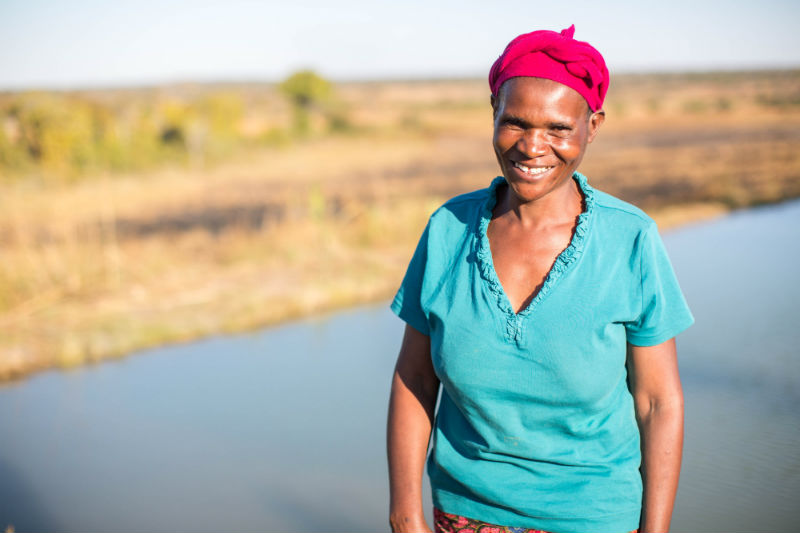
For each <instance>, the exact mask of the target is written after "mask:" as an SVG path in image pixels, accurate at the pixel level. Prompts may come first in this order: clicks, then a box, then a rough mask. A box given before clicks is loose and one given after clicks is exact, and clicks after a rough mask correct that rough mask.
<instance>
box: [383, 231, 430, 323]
mask: <svg viewBox="0 0 800 533" xmlns="http://www.w3.org/2000/svg"><path fill="white" fill-rule="evenodd" d="M429 229H430V223H429V224H428V226H427V227H426V228H425V231H424V232H423V233H422V237H420V239H419V243H418V244H417V249H416V250H415V251H414V256H413V257H412V258H411V262H410V263H409V265H408V270H406V275H405V277H404V278H403V283H402V285H400V289H399V290H398V291H397V294H395V296H394V300H393V301H392V304H391V306H390V307H391V309H392V311H393V312H394V313H395V314H396V315H397V316H399V317H400V318H402V319H403V320H404V321H405V322H406V323H408V324H409V325H410V326H412V327H413V328H414V329H416V330H417V331H419V332H420V333H423V334H425V335H430V327H429V326H428V316H427V314H426V313H425V311H424V310H423V308H422V287H423V280H424V278H425V267H426V264H427V262H428V233H429Z"/></svg>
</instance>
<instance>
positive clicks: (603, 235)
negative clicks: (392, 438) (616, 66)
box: [391, 173, 693, 533]
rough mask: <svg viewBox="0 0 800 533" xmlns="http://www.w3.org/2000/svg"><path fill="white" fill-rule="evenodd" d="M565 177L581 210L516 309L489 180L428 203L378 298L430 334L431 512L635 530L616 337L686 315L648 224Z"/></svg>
mask: <svg viewBox="0 0 800 533" xmlns="http://www.w3.org/2000/svg"><path fill="white" fill-rule="evenodd" d="M574 179H575V180H576V181H577V183H578V185H579V186H580V188H581V190H582V192H583V196H584V204H585V209H584V212H583V213H582V214H581V215H580V216H579V218H578V224H577V227H576V229H575V233H574V235H573V237H572V241H571V242H570V245H569V246H568V247H567V248H566V249H565V250H564V251H563V252H562V253H561V255H559V257H558V258H557V259H556V262H555V264H554V265H553V267H552V269H551V271H550V273H549V274H548V276H547V278H546V280H545V282H544V284H543V286H542V287H541V289H540V290H539V292H538V294H536V296H535V297H534V299H533V300H532V301H531V303H530V304H529V305H528V306H527V307H526V308H525V309H524V310H522V311H520V313H518V314H515V313H514V310H513V309H512V307H511V304H510V303H509V301H508V298H507V297H506V295H505V293H504V291H503V288H502V286H501V285H500V282H499V280H498V278H497V274H496V272H495V270H494V266H493V264H492V255H491V250H490V248H489V241H488V238H487V236H486V229H487V227H488V225H489V221H490V220H491V216H492V209H493V208H494V205H495V202H496V189H497V187H498V185H500V184H503V183H504V178H502V177H498V178H496V179H495V180H494V181H493V182H492V184H491V186H490V187H488V188H487V189H482V190H479V191H475V192H472V193H469V194H465V195H462V196H458V197H456V198H454V199H452V200H450V201H449V202H447V203H446V204H444V205H443V206H442V207H441V208H439V209H438V210H437V211H436V212H435V213H434V214H433V215H431V217H430V220H429V222H428V226H427V227H426V229H425V232H424V233H423V235H422V238H421V239H420V242H419V244H418V246H417V249H416V251H415V253H414V256H413V258H412V260H411V263H410V265H409V267H408V271H407V272H406V275H405V278H404V279H403V283H402V286H401V287H400V290H399V291H398V292H397V295H396V296H395V298H394V301H393V302H392V304H391V307H392V310H393V311H394V312H395V313H396V314H397V315H398V316H399V317H400V318H402V319H403V320H405V321H406V322H407V323H408V324H410V325H411V326H412V327H414V328H415V329H417V330H419V331H420V332H422V333H424V334H426V335H429V336H430V339H431V357H432V360H433V366H434V369H435V371H436V375H437V376H438V378H439V379H440V380H441V384H442V390H441V398H440V402H439V407H438V411H437V413H436V422H435V427H434V433H433V447H432V451H431V455H430V457H429V458H428V474H429V476H430V480H431V487H432V493H433V501H434V505H435V506H436V507H438V508H439V509H441V510H443V511H445V512H449V513H455V514H459V515H463V516H467V517H470V518H474V519H478V520H482V521H484V522H489V523H493V524H500V525H504V526H511V527H525V528H535V529H542V530H545V531H554V532H561V533H569V532H581V533H586V532H606V533H611V532H627V531H631V530H633V529H636V528H637V527H639V517H640V512H641V505H642V502H641V498H642V480H641V475H640V472H639V466H640V461H641V454H640V449H639V431H638V427H637V424H636V419H635V415H634V407H633V398H632V396H631V394H630V391H629V389H628V386H627V381H626V380H627V371H626V367H625V357H626V343H631V344H634V345H640V346H652V345H655V344H660V343H661V342H664V341H667V340H669V339H671V338H672V337H674V336H675V335H677V334H678V333H679V332H681V331H683V330H684V329H685V328H687V327H689V326H690V325H691V324H692V322H693V318H692V315H691V313H690V312H689V309H688V307H687V305H686V302H685V300H684V298H683V295H682V294H681V291H680V288H679V287H678V283H677V281H676V279H675V275H674V273H673V271H672V267H671V265H670V262H669V259H668V258H667V255H666V252H665V250H664V246H663V244H662V242H661V238H660V237H659V235H658V231H657V228H656V225H655V223H654V222H653V221H652V220H651V219H650V218H649V217H648V216H647V215H645V214H644V213H643V212H642V211H641V210H639V209H637V208H636V207H634V206H632V205H630V204H627V203H625V202H623V201H621V200H618V199H616V198H614V197H612V196H610V195H608V194H605V193H603V192H600V191H597V190H594V189H593V188H592V187H591V186H589V185H588V183H587V182H586V178H585V177H584V176H583V175H581V174H579V173H575V176H574Z"/></svg>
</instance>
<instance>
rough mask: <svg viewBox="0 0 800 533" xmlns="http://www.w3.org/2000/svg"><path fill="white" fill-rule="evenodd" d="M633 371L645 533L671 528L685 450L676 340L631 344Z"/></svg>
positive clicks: (661, 532)
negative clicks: (640, 344) (643, 344)
mask: <svg viewBox="0 0 800 533" xmlns="http://www.w3.org/2000/svg"><path fill="white" fill-rule="evenodd" d="M628 375H629V380H630V385H631V393H632V394H633V400H634V405H635V408H636V420H637V422H638V424H639V433H640V434H641V441H642V468H641V470H642V482H643V484H644V495H643V501H642V518H641V521H640V523H639V533H664V532H666V531H669V523H670V519H671V518H672V507H673V505H674V503H675V493H676V491H677V489H678V477H679V476H680V470H681V453H682V450H683V390H682V388H681V381H680V377H679V376H678V358H677V354H676V350H675V339H670V340H668V341H666V342H664V343H661V344H658V345H656V346H633V345H631V344H629V345H628Z"/></svg>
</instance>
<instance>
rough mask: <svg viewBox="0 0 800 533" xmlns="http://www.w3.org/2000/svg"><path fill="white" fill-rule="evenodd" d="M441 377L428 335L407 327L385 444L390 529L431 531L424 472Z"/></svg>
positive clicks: (398, 363) (394, 384) (395, 377)
mask: <svg viewBox="0 0 800 533" xmlns="http://www.w3.org/2000/svg"><path fill="white" fill-rule="evenodd" d="M438 392H439V379H438V378H437V377H436V374H435V373H434V371H433V364H432V363H431V342H430V337H428V336H427V335H423V334H422V333H420V332H419V331H417V330H416V329H414V328H413V327H411V326H408V325H407V326H406V331H405V335H404V336H403V344H402V346H401V348H400V355H399V356H398V357H397V365H396V366H395V369H394V376H393V378H392V394H391V398H390V400H389V423H388V427H387V432H386V444H387V451H388V455H389V491H390V509H389V523H390V524H391V527H392V531H394V532H395V533H401V532H418V531H430V528H429V527H428V525H427V524H426V523H425V515H424V512H423V510H422V474H423V472H424V469H425V456H426V455H427V453H428V441H429V439H430V436H431V428H432V426H433V412H434V409H435V407H436V395H437V393H438Z"/></svg>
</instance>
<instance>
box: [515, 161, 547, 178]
mask: <svg viewBox="0 0 800 533" xmlns="http://www.w3.org/2000/svg"><path fill="white" fill-rule="evenodd" d="M511 163H512V164H513V165H514V167H515V168H517V169H518V170H521V171H522V172H524V173H525V174H527V175H528V176H537V175H539V174H544V173H545V172H547V171H548V170H550V169H551V168H553V166H552V165H551V166H549V167H526V166H525V165H523V164H521V163H517V162H516V161H512V162H511Z"/></svg>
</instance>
